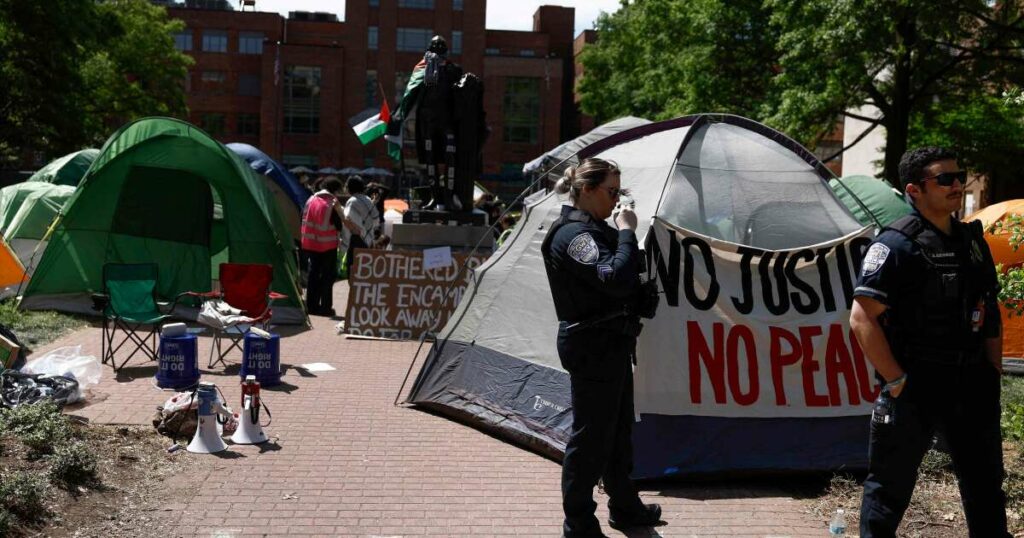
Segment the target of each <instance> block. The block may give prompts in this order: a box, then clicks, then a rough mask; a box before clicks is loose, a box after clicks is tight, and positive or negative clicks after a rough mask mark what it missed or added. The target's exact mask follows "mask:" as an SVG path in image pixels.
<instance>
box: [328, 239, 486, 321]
mask: <svg viewBox="0 0 1024 538" xmlns="http://www.w3.org/2000/svg"><path fill="white" fill-rule="evenodd" d="M485 259H486V257H484V256H472V257H469V258H468V261H467V256H465V255H463V254H454V255H452V254H451V253H450V251H449V257H448V263H447V264H445V265H443V266H439V267H433V268H428V267H426V265H425V263H424V262H425V261H426V257H425V256H424V255H423V253H421V252H419V251H405V250H373V249H356V250H355V261H354V262H353V263H352V270H351V271H350V273H349V277H348V278H349V281H348V286H349V289H348V306H347V307H346V308H345V313H346V314H345V332H347V333H349V334H355V335H360V336H374V337H379V338H396V339H403V340H408V339H415V338H419V337H420V335H421V334H423V332H424V331H430V330H433V331H439V330H441V328H442V327H444V324H445V323H446V322H447V321H448V317H449V316H451V314H452V312H454V311H455V307H456V306H457V305H458V304H459V301H460V300H461V299H462V294H463V292H464V291H465V290H466V284H467V283H468V282H469V279H470V278H471V277H472V272H473V270H474V269H476V268H477V267H478V266H479V265H480V264H481V263H483V262H484V260H485ZM467 263H468V267H467V268H466V269H465V270H464V271H463V270H462V266H463V265H464V264H467Z"/></svg>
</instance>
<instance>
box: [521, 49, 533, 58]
mask: <svg viewBox="0 0 1024 538" xmlns="http://www.w3.org/2000/svg"><path fill="white" fill-rule="evenodd" d="M519 55H520V56H527V57H530V56H536V55H537V53H536V52H534V50H533V49H520V50H519Z"/></svg>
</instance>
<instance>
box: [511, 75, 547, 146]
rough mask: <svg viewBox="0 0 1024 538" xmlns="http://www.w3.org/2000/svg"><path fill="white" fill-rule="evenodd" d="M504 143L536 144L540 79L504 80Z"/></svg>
mask: <svg viewBox="0 0 1024 538" xmlns="http://www.w3.org/2000/svg"><path fill="white" fill-rule="evenodd" d="M504 104H505V109H504V116H505V142H512V143H521V144H536V143H537V140H538V138H539V136H538V135H539V133H540V79H539V78H525V77H509V78H507V79H505V102H504Z"/></svg>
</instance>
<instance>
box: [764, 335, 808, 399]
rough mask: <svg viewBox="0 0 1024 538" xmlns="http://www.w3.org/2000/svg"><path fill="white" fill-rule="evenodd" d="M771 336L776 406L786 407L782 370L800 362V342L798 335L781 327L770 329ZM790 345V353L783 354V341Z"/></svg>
mask: <svg viewBox="0 0 1024 538" xmlns="http://www.w3.org/2000/svg"><path fill="white" fill-rule="evenodd" d="M768 334H769V335H770V336H771V341H772V342H771V365H772V385H774V386H775V405H779V406H782V405H786V385H785V383H784V381H783V378H782V369H783V368H784V367H786V366H790V365H793V364H796V363H797V361H799V360H800V341H799V340H797V338H796V335H794V334H793V333H791V332H789V331H787V330H786V329H783V328H781V327H768ZM783 340H785V341H786V343H787V344H789V348H790V351H789V352H788V353H783V352H782V341H783Z"/></svg>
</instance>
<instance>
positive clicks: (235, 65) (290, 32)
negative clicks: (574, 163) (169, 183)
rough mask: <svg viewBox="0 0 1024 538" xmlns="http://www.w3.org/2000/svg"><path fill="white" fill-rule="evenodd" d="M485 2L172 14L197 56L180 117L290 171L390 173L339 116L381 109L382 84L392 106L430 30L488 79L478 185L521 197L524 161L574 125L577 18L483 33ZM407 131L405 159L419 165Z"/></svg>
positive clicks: (572, 131) (540, 13) (561, 14)
mask: <svg viewBox="0 0 1024 538" xmlns="http://www.w3.org/2000/svg"><path fill="white" fill-rule="evenodd" d="M186 5H187V6H194V5H197V4H195V3H193V2H190V3H188V4H186ZM215 5H216V4H215ZM256 7H257V8H258V7H259V6H258V0H257V5H256ZM486 7H487V3H486V0H346V3H345V20H344V21H339V20H337V17H336V16H334V15H330V14H323V13H304V12H294V13H291V14H290V15H289V17H287V18H285V17H282V16H280V15H278V14H276V13H261V12H254V11H230V10H224V9H206V8H200V7H182V6H173V7H170V8H169V9H168V12H169V14H170V15H171V16H172V17H175V18H179V19H181V20H183V21H184V22H185V25H186V29H185V30H184V31H183V32H181V33H180V34H178V35H176V36H175V43H176V46H177V47H178V48H179V49H180V50H182V51H185V52H186V53H188V54H190V55H192V56H193V58H194V59H195V65H194V66H193V67H192V68H191V70H190V72H189V76H188V80H187V81H186V92H187V98H188V106H189V111H190V112H189V114H190V117H189V120H190V121H191V122H193V123H195V124H197V125H200V126H201V127H202V128H203V129H205V130H206V131H208V132H209V133H210V134H212V135H213V136H215V137H216V138H217V139H218V140H221V141H224V142H231V141H239V142H246V143H249V144H253V145H256V146H258V147H260V148H261V149H263V151H265V152H266V153H268V154H269V155H271V156H273V157H275V158H277V159H278V160H280V161H282V162H283V163H284V164H285V165H286V166H289V167H291V166H297V165H305V166H308V167H324V166H331V167H339V168H340V167H349V166H351V167H356V168H364V167H369V166H377V167H382V168H387V169H392V170H393V169H395V163H394V162H393V161H392V160H391V159H390V158H388V157H387V154H386V148H385V146H384V142H383V141H382V140H378V141H374V142H372V143H370V144H368V145H366V146H363V145H361V144H360V143H359V140H358V139H357V138H356V136H355V134H354V133H353V132H352V129H351V127H350V125H349V118H352V117H354V116H356V115H357V114H359V113H360V112H364V111H366V110H367V109H378V108H379V107H380V102H381V92H380V89H379V88H382V89H383V91H384V93H385V94H386V98H387V99H388V100H389V103H390V106H391V108H392V110H394V109H395V108H396V107H397V103H398V101H399V99H400V97H401V94H402V92H403V90H404V87H405V83H406V81H407V80H408V77H409V74H410V73H411V71H412V69H413V66H414V65H415V64H416V63H417V62H418V61H419V60H420V59H421V58H422V57H423V52H424V50H425V49H426V46H427V44H428V43H429V40H430V38H431V37H432V36H433V35H434V34H438V35H441V36H443V37H445V39H447V40H448V43H449V48H450V52H449V58H450V59H451V60H452V61H455V62H456V63H459V64H460V65H461V66H462V67H463V69H464V70H465V71H466V72H471V73H475V74H477V75H478V76H479V77H480V78H481V79H482V80H483V81H484V88H485V94H484V108H485V110H486V112H487V122H488V125H489V126H490V128H491V135H490V137H489V138H488V140H487V142H486V144H485V146H484V170H483V179H484V180H485V183H489V184H490V186H492V187H496V188H497V189H498V190H500V191H504V192H508V193H510V192H518V189H519V188H521V186H522V183H521V180H520V178H519V177H518V173H519V171H520V170H521V169H522V165H523V163H525V162H527V161H529V160H531V159H533V158H534V157H536V156H538V155H540V154H541V153H543V152H544V151H546V150H548V149H550V148H552V147H554V146H556V145H557V144H558V143H560V142H561V141H563V140H565V139H568V138H571V137H572V136H575V135H576V134H577V129H578V128H579V120H578V119H577V114H576V112H575V110H576V108H575V105H574V99H573V84H574V78H575V69H576V67H575V65H574V62H573V59H574V53H575V50H574V40H573V26H574V19H575V14H574V10H573V9H572V8H566V7H555V6H542V7H540V8H539V9H538V10H537V12H536V13H535V14H534V28H533V30H532V31H506V30H488V29H486V28H485V24H484V21H485V18H486ZM410 138H411V137H407V146H406V150H405V155H406V159H407V164H408V165H415V151H414V149H413V147H412V146H411V144H410V141H409V139H410Z"/></svg>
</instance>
